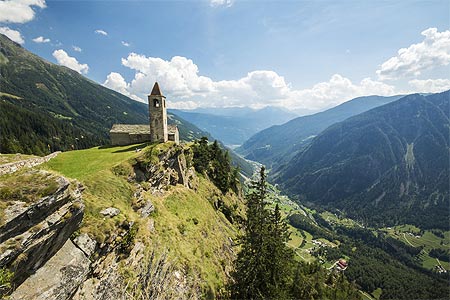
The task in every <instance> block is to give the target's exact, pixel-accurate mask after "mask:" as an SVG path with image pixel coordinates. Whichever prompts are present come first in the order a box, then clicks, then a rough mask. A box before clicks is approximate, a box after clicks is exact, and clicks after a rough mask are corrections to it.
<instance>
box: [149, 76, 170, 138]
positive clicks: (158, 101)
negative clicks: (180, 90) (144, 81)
mask: <svg viewBox="0 0 450 300" xmlns="http://www.w3.org/2000/svg"><path fill="white" fill-rule="evenodd" d="M148 112H149V115H150V142H162V143H165V142H167V140H168V132H167V111H166V97H165V96H163V95H162V93H161V90H160V89H159V85H158V83H157V82H155V85H154V86H153V89H152V92H151V93H150V95H148Z"/></svg>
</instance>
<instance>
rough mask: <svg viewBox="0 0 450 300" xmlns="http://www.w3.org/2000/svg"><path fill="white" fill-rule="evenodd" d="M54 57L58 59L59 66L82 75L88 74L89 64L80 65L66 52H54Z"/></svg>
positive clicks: (60, 50)
mask: <svg viewBox="0 0 450 300" xmlns="http://www.w3.org/2000/svg"><path fill="white" fill-rule="evenodd" d="M52 55H53V57H54V58H56V61H57V62H58V64H60V65H62V66H66V67H68V68H70V69H72V70H74V71H77V72H78V73H80V74H87V72H88V71H89V66H88V65H87V64H80V63H79V62H78V60H77V59H76V58H75V57H71V56H69V55H68V54H67V53H66V51H64V50H62V49H59V50H55V51H53V54H52Z"/></svg>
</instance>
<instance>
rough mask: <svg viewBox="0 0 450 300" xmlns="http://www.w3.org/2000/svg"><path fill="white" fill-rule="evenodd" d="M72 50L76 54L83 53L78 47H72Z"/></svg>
mask: <svg viewBox="0 0 450 300" xmlns="http://www.w3.org/2000/svg"><path fill="white" fill-rule="evenodd" d="M72 49H73V51H76V52H81V51H83V50H82V49H81V48H80V47H78V46H72Z"/></svg>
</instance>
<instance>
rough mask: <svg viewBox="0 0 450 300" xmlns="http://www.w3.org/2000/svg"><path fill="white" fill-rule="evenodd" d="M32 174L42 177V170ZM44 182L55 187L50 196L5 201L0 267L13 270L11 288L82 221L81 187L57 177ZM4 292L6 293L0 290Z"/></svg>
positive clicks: (32, 271)
mask: <svg viewBox="0 0 450 300" xmlns="http://www.w3.org/2000/svg"><path fill="white" fill-rule="evenodd" d="M33 172H34V173H36V176H42V175H46V174H43V173H45V172H44V171H37V172H36V171H33ZM18 180H20V177H19V178H18ZM48 181H50V183H48V184H54V183H56V184H57V187H56V191H55V192H54V193H53V194H51V195H48V196H45V197H42V198H40V199H38V200H37V201H34V202H26V201H20V200H16V201H15V200H12V201H7V202H6V205H7V207H6V209H4V211H3V216H2V220H1V223H0V224H1V226H0V249H1V251H0V253H1V254H0V268H2V269H4V268H8V269H10V270H13V272H14V274H13V276H12V279H11V282H10V286H11V288H15V287H17V286H19V285H20V284H21V283H22V282H23V281H24V280H25V279H26V278H27V277H29V276H30V275H31V274H33V273H35V272H36V270H38V269H39V268H40V267H41V266H43V265H44V264H45V263H46V262H47V261H48V260H49V259H50V258H51V257H52V256H53V255H54V254H55V253H56V252H58V251H59V250H60V249H61V247H62V246H63V245H64V244H65V243H66V241H67V240H68V239H69V237H70V236H71V235H72V233H73V232H74V231H75V230H77V229H78V227H79V225H80V223H81V220H82V219H83V213H84V205H83V203H82V200H81V186H80V185H79V184H76V183H70V182H69V181H68V180H67V179H65V178H64V177H61V176H53V177H52V176H50V178H49V179H48ZM2 200H4V199H2ZM21 200H23V199H21ZM5 292H8V290H7V289H3V293H5ZM13 299H14V298H13ZM18 299H19V298H18ZM20 299H25V298H23V297H20Z"/></svg>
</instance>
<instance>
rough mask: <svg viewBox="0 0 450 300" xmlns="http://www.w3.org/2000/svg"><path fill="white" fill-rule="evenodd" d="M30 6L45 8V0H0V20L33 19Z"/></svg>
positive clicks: (27, 20) (15, 21)
mask: <svg viewBox="0 0 450 300" xmlns="http://www.w3.org/2000/svg"><path fill="white" fill-rule="evenodd" d="M32 7H39V8H45V7H46V5H45V0H4V1H0V22H4V23H26V22H29V21H31V20H33V19H34V16H35V11H34V10H33V8H32Z"/></svg>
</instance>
